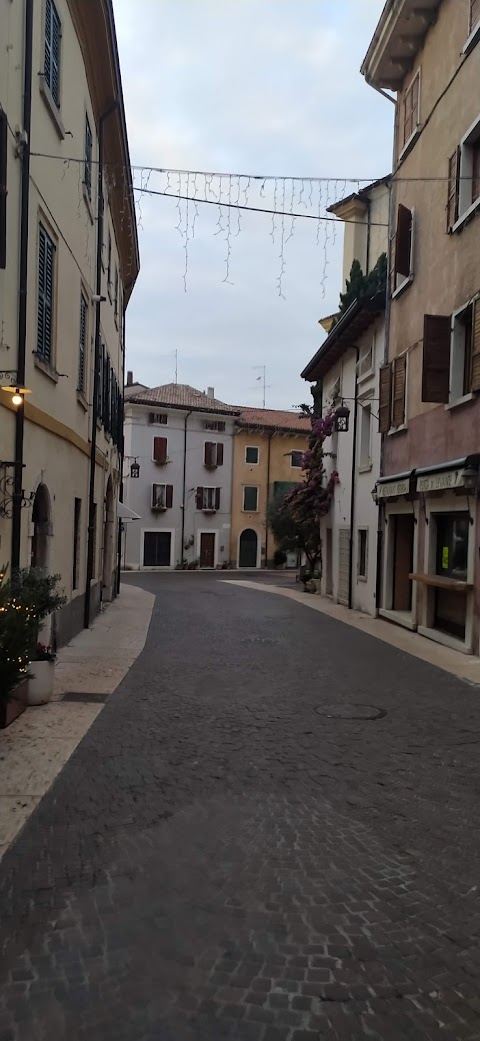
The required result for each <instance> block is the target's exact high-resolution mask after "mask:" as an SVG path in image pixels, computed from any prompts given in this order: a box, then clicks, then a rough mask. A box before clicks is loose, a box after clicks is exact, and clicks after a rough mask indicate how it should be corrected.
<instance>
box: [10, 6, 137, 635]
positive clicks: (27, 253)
mask: <svg viewBox="0 0 480 1041" xmlns="http://www.w3.org/2000/svg"><path fill="white" fill-rule="evenodd" d="M0 40H1V41H2V59H1V61H0V370H1V373H0V376H1V378H0V386H1V387H6V388H7V389H6V390H5V389H4V390H0V564H3V563H9V564H11V565H12V566H13V567H16V566H18V565H21V566H28V565H30V564H32V565H35V566H41V567H44V568H46V569H47V570H48V571H49V572H50V573H59V574H60V576H61V584H62V587H63V590H64V592H65V594H66V597H67V601H68V602H67V604H66V606H65V608H63V610H62V611H61V612H60V613H59V616H58V618H57V639H58V642H59V643H62V642H65V641H66V640H68V639H69V638H70V637H71V636H72V635H73V634H74V633H75V632H77V631H78V630H79V629H80V628H82V625H83V624H88V619H89V618H90V617H91V616H93V614H94V613H95V611H96V610H98V608H99V605H100V600H101V598H103V599H109V598H110V597H111V596H112V595H114V592H115V569H116V556H117V554H116V547H117V531H118V523H117V517H118V510H117V503H118V498H119V489H120V481H121V446H122V392H123V383H124V379H123V374H124V314H125V308H126V306H127V303H128V300H129V298H130V295H131V292H132V289H133V286H134V284H135V280H136V277H137V274H138V270H139V255H138V241H137V233H136V222H135V210H134V202H133V193H132V188H131V175H130V159H129V151H128V141H127V131H126V124H125V112H124V105H123V97H122V84H121V76H120V66H119V57H118V50H117V42H116V36H115V25H114V16H113V5H112V0H96V2H95V3H85V0H42V2H40V0H39V2H38V3H37V2H35V3H31V2H30V0H19V2H18V3H15V4H12V3H0ZM100 172H101V175H100V176H99V173H100ZM17 387H19V388H20V390H21V391H27V390H28V396H26V395H25V394H24V393H21V394H20V403H19V404H18V405H17V406H16V405H15V401H16V400H17V401H18V397H19V396H18V395H17V398H15V396H14V395H13V394H12V393H11V391H12V390H15V388H17Z"/></svg>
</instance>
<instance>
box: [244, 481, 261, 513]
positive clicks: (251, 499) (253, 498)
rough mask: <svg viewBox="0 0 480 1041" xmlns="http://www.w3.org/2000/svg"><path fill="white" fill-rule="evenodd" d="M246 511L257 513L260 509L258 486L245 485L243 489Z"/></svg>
mask: <svg viewBox="0 0 480 1041" xmlns="http://www.w3.org/2000/svg"><path fill="white" fill-rule="evenodd" d="M243 510H244V513H256V512H257V510H258V488H257V487H256V486H255V485H253V484H250V485H248V484H247V485H245V487H244V489H243Z"/></svg>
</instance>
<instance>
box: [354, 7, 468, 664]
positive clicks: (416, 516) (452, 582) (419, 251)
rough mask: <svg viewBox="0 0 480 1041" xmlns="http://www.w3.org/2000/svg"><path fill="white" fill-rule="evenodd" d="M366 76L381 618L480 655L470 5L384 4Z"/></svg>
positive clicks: (364, 69) (365, 65)
mask: <svg viewBox="0 0 480 1041" xmlns="http://www.w3.org/2000/svg"><path fill="white" fill-rule="evenodd" d="M362 72H363V74H364V76H365V78H366V80H367V82H368V83H370V84H371V85H372V86H374V87H375V88H377V89H378V88H379V89H381V90H384V91H385V89H390V90H392V91H394V92H396V106H395V114H396V119H395V147H394V175H393V178H392V205H391V217H392V220H391V241H390V285H389V300H388V308H387V309H388V325H389V336H388V352H387V358H386V364H385V366H384V367H383V368H382V370H381V374H380V417H381V430H382V432H383V435H384V445H383V474H382V477H381V479H380V481H379V482H378V484H377V498H378V502H379V509H380V529H381V530H382V531H383V532H384V540H383V543H384V544H383V553H382V565H381V572H382V573H381V597H382V600H381V614H383V615H384V616H385V617H387V618H390V619H391V620H393V621H395V622H397V623H399V624H402V625H405V626H408V627H409V628H410V629H414V630H415V629H416V630H418V631H419V632H420V633H421V634H423V635H424V636H427V637H430V638H431V639H433V640H436V641H438V642H440V643H443V644H446V645H447V646H451V647H454V648H456V649H458V650H461V651H464V652H467V653H471V652H473V653H478V649H479V630H480V617H479V615H480V592H479V591H480V559H479V554H478V551H477V547H478V541H479V521H480V517H479V507H478V471H479V462H480V456H479V450H480V438H479V431H480V401H479V397H478V394H479V392H480V248H479V242H480V224H479V223H478V217H479V215H480V93H479V83H480V5H479V3H478V0H465V2H464V3H458V0H428V2H425V3H422V5H421V6H419V5H418V4H416V3H415V2H414V0H397V2H395V3H393V2H388V3H387V4H386V6H385V8H384V11H383V13H382V16H381V19H380V22H379V25H378V27H377V29H376V32H375V34H374V37H373V39H372V42H371V45H370V48H369V51H368V54H367V56H366V59H365V61H364V64H363V68H362Z"/></svg>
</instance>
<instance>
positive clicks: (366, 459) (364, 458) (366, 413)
mask: <svg viewBox="0 0 480 1041" xmlns="http://www.w3.org/2000/svg"><path fill="white" fill-rule="evenodd" d="M360 412H361V416H360V468H361V469H362V470H364V469H367V468H369V467H371V465H372V458H371V431H372V406H371V405H362V404H361V405H360Z"/></svg>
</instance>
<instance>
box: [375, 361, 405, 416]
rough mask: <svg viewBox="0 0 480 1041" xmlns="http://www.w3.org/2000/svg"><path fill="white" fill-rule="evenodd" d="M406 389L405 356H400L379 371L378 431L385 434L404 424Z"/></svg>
mask: <svg viewBox="0 0 480 1041" xmlns="http://www.w3.org/2000/svg"><path fill="white" fill-rule="evenodd" d="M406 387H407V355H406V354H401V355H400V356H399V357H398V358H395V359H394V360H393V362H390V363H389V364H388V365H383V366H382V368H381V369H380V406H379V431H380V433H381V434H386V433H388V431H389V430H390V429H391V427H394V428H397V427H401V426H403V424H404V423H405V399H406Z"/></svg>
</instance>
